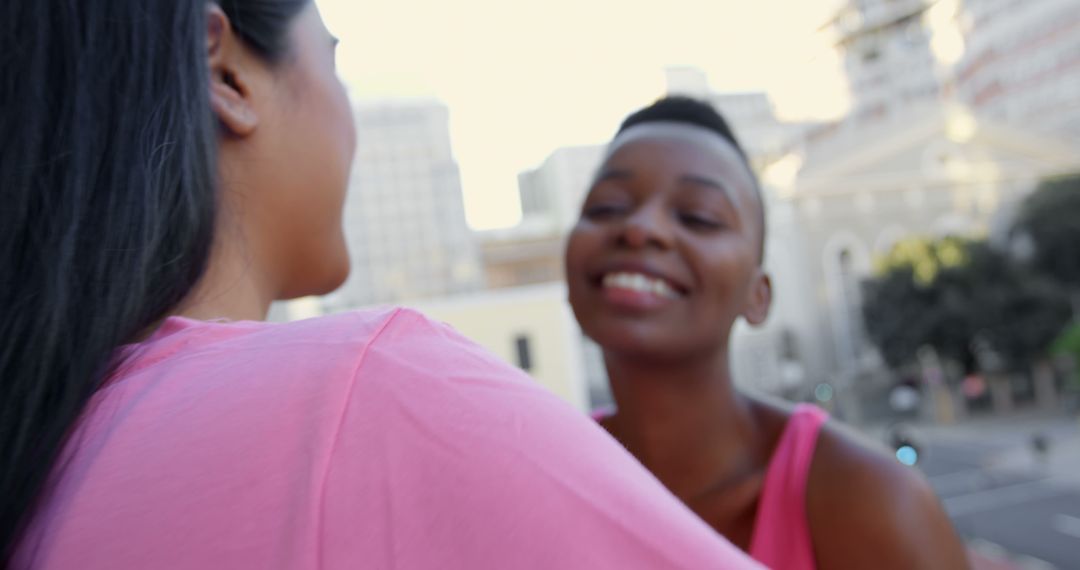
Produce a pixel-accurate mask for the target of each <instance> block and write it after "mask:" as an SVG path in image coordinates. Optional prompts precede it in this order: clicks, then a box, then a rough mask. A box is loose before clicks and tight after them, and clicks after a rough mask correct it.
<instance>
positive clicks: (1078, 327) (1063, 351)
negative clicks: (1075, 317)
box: [1050, 323, 1080, 388]
mask: <svg viewBox="0 0 1080 570" xmlns="http://www.w3.org/2000/svg"><path fill="white" fill-rule="evenodd" d="M1050 352H1051V353H1052V354H1054V355H1055V356H1066V357H1071V358H1072V361H1073V365H1074V366H1077V365H1080V323H1075V324H1073V325H1072V326H1071V327H1069V328H1067V329H1065V332H1063V333H1061V336H1059V337H1058V338H1057V340H1056V341H1054V344H1053V346H1052V347H1051V348H1050ZM1072 383H1073V386H1076V387H1078V388H1080V368H1077V369H1074V370H1073V377H1072Z"/></svg>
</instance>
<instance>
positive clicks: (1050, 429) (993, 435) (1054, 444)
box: [912, 414, 1080, 489]
mask: <svg viewBox="0 0 1080 570" xmlns="http://www.w3.org/2000/svg"><path fill="white" fill-rule="evenodd" d="M912 427H913V428H914V429H915V431H916V432H917V433H919V434H920V435H922V436H923V437H925V438H927V439H928V440H929V441H948V442H952V443H961V444H970V445H973V446H980V447H987V448H990V452H989V453H988V454H987V458H988V459H987V460H986V467H987V468H990V469H995V470H1001V471H1013V472H1021V473H1038V474H1039V475H1041V476H1043V477H1046V478H1047V479H1048V481H1049V482H1051V483H1053V484H1055V485H1061V486H1066V487H1070V488H1074V489H1080V419H1077V418H1069V417H1065V416H1060V415H1059V416H1049V417H1048V416H1046V415H1040V414H1024V415H1016V416H1007V417H995V418H976V419H971V420H968V421H965V422H961V423H957V424H955V425H952V426H937V425H926V424H916V425H913V426H912ZM1037 435H1041V436H1042V437H1043V438H1044V440H1045V442H1046V450H1045V452H1042V453H1040V452H1039V451H1037V449H1036V446H1035V445H1034V443H1033V442H1034V439H1035V437H1036V436H1037Z"/></svg>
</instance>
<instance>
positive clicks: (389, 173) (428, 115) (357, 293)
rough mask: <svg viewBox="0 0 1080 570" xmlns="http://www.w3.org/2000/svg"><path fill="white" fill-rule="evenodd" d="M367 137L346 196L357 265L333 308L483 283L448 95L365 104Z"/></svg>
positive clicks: (330, 301) (330, 302) (329, 303)
mask: <svg viewBox="0 0 1080 570" xmlns="http://www.w3.org/2000/svg"><path fill="white" fill-rule="evenodd" d="M356 123H357V133H358V144H357V153H356V161H355V164H354V170H353V175H352V179H351V182H350V188H349V196H348V199H347V201H346V205H345V229H346V235H347V238H348V241H349V248H350V253H351V256H352V263H353V268H352V275H351V276H350V277H349V280H348V281H347V282H346V284H345V285H344V286H343V287H342V288H341V289H339V290H338V291H337V292H335V293H334V294H332V295H329V296H327V297H326V298H325V299H324V305H325V307H326V309H327V310H330V311H336V310H346V309H351V308H355V307H360V306H365V305H373V304H384V303H398V302H402V301H407V300H409V301H411V300H417V299H425V298H430V297H437V296H446V295H453V294H458V293H465V292H468V291H473V290H476V289H479V288H481V287H482V286H483V274H482V271H481V264H480V253H479V248H478V246H477V244H476V242H475V240H474V237H473V233H472V231H471V230H470V229H469V227H468V224H467V223H466V221H465V210H464V204H463V199H462V192H461V177H460V175H459V172H458V166H457V163H456V162H455V160H454V155H453V152H452V149H451V145H450V134H449V126H448V123H449V113H448V111H447V108H446V107H445V106H444V105H443V104H441V103H438V102H435V101H428V100H416V101H413V100H405V101H401V100H394V101H384V102H373V103H364V104H361V105H359V106H358V107H357V108H356Z"/></svg>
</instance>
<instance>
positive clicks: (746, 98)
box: [665, 67, 816, 168]
mask: <svg viewBox="0 0 1080 570" xmlns="http://www.w3.org/2000/svg"><path fill="white" fill-rule="evenodd" d="M665 74H666V78H667V93H668V95H686V96H689V97H694V98H696V99H701V100H704V101H708V102H709V103H711V104H712V105H713V107H715V108H716V110H718V111H719V112H720V113H721V114H722V115H723V116H724V119H725V120H727V122H728V124H729V125H730V126H731V128H732V130H734V131H735V136H736V137H737V138H738V139H739V144H741V145H742V147H743V149H744V150H745V151H746V154H747V155H749V157H750V159H751V161H752V162H753V163H754V166H755V168H760V167H762V166H764V165H766V164H768V163H770V162H772V161H773V160H775V159H777V158H779V157H780V156H782V155H784V154H785V153H787V152H788V151H790V150H791V148H792V147H793V146H796V145H797V144H799V143H800V142H801V141H802V138H803V136H804V135H805V134H806V133H807V132H808V131H809V130H810V129H811V128H813V127H815V126H816V124H815V123H808V122H788V121H781V120H780V119H779V118H778V117H777V114H776V108H775V106H774V105H773V102H772V100H771V99H770V98H769V95H768V94H767V93H764V92H761V91H750V92H745V93H728V92H717V91H714V90H713V89H712V88H711V87H710V86H709V81H708V78H707V76H706V75H705V73H704V72H702V71H701V70H699V69H697V68H694V67H669V68H668V69H666V70H665Z"/></svg>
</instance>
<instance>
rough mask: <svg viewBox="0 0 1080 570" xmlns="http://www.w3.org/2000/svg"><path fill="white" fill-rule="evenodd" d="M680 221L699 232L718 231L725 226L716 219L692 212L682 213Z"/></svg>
mask: <svg viewBox="0 0 1080 570" xmlns="http://www.w3.org/2000/svg"><path fill="white" fill-rule="evenodd" d="M679 221H680V222H682V223H683V224H684V225H686V226H687V227H689V228H691V229H699V230H718V229H720V228H722V227H723V226H724V224H722V223H720V222H719V221H717V220H716V219H714V218H711V217H708V216H702V215H700V214H694V213H690V212H682V213H680V214H679Z"/></svg>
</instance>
